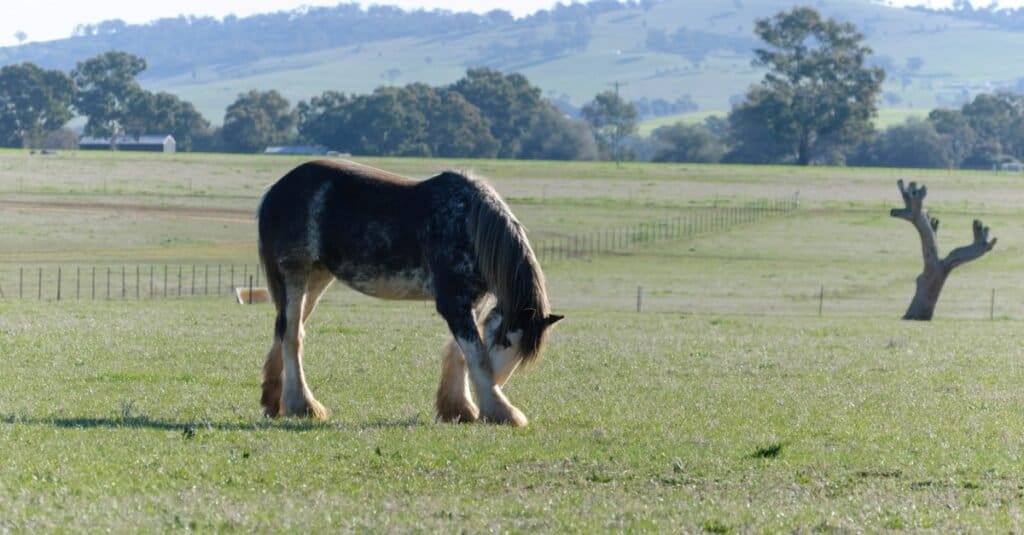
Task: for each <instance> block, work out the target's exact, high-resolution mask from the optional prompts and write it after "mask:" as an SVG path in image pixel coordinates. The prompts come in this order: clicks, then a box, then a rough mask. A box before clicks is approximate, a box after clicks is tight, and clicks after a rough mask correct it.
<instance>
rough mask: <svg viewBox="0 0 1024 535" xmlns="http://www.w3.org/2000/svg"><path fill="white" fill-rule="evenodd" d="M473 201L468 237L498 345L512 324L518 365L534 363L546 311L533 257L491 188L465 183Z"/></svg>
mask: <svg viewBox="0 0 1024 535" xmlns="http://www.w3.org/2000/svg"><path fill="white" fill-rule="evenodd" d="M471 180H472V182H473V184H474V185H475V187H476V189H477V190H478V193H479V194H478V195H477V196H476V197H475V198H474V200H473V203H472V205H471V206H470V210H469V221H468V223H469V232H470V236H471V237H472V239H473V245H474V247H475V249H476V255H477V263H478V265H479V268H480V272H481V273H482V274H483V277H484V280H485V281H486V282H487V286H488V288H489V289H490V291H491V293H493V294H494V296H495V297H496V298H497V303H496V305H495V306H496V307H497V308H498V311H499V312H500V313H501V317H502V323H501V325H500V326H499V328H498V332H497V336H498V339H503V338H504V337H505V336H506V334H507V333H508V331H509V330H510V328H511V326H512V325H513V324H515V323H516V322H517V321H518V320H529V321H522V323H521V325H518V326H519V327H522V329H523V336H522V338H521V339H520V344H519V345H520V349H521V351H522V356H523V360H525V361H529V360H531V359H534V358H536V357H538V356H539V355H540V353H541V351H542V350H543V347H544V341H545V340H544V339H545V336H544V331H545V329H544V328H543V324H542V322H541V321H540V320H542V319H543V318H546V317H548V314H549V313H550V306H549V305H548V296H547V292H546V290H545V284H544V273H543V272H541V270H540V264H539V263H538V262H537V258H536V257H535V256H534V254H533V249H532V248H531V247H530V242H529V240H527V237H526V229H525V228H524V227H523V225H522V224H521V223H519V221H518V220H517V219H516V217H515V216H514V215H512V211H511V210H509V208H508V205H506V204H505V201H503V200H502V199H501V197H499V196H498V194H497V192H495V191H494V189H493V188H491V186H489V185H488V184H486V183H485V182H483V181H481V180H479V179H471Z"/></svg>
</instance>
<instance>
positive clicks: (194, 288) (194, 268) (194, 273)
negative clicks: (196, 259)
mask: <svg viewBox="0 0 1024 535" xmlns="http://www.w3.org/2000/svg"><path fill="white" fill-rule="evenodd" d="M195 294H196V265H195V264H192V295H195Z"/></svg>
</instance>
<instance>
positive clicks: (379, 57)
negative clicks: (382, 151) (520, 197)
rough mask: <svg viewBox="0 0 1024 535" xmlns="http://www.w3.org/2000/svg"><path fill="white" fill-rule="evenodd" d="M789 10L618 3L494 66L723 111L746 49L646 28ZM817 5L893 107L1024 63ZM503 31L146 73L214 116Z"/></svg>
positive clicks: (988, 43)
mask: <svg viewBox="0 0 1024 535" xmlns="http://www.w3.org/2000/svg"><path fill="white" fill-rule="evenodd" d="M737 5H738V4H737ZM786 7H787V4H784V3H782V2H779V1H777V0H748V1H745V2H742V9H737V8H736V7H734V6H723V5H722V4H720V3H707V2H686V1H682V0H678V1H677V0H669V1H665V2H661V3H659V4H657V5H655V6H654V7H653V8H651V9H650V10H649V11H645V10H643V9H641V8H634V9H625V8H624V9H622V10H620V11H617V12H613V13H607V14H604V15H601V16H600V17H598V18H597V19H596V20H595V21H594V22H593V37H592V40H591V41H590V43H589V45H588V46H587V47H586V49H585V50H581V51H577V52H574V53H571V54H567V55H564V56H559V57H552V58H547V59H545V60H540V61H531V62H527V63H514V62H506V63H501V64H498V65H496V66H497V67H499V68H502V69H506V70H516V71H519V72H522V73H524V74H525V75H526V76H527V77H529V78H530V80H531V81H532V82H533V83H534V84H536V85H538V86H539V87H541V88H543V89H544V90H545V92H546V94H547V95H548V96H551V97H563V98H567V99H568V100H570V101H571V102H572V103H574V104H576V105H582V104H584V103H585V102H587V101H589V100H590V99H591V98H593V96H594V95H595V94H597V93H598V92H600V91H604V90H606V89H608V88H610V87H611V86H612V84H613V83H614V82H619V83H620V84H621V86H620V87H621V91H622V94H623V95H624V96H625V97H627V98H642V97H647V98H652V99H653V98H664V99H666V100H670V101H671V100H675V99H676V98H679V97H681V96H683V95H690V97H691V98H692V99H693V100H694V101H695V102H696V103H697V105H698V106H699V107H700V109H702V110H715V109H727V108H728V107H729V99H730V98H732V97H735V96H737V95H741V94H743V93H744V92H745V90H746V88H747V87H748V86H749V85H750V84H752V83H755V82H757V81H758V80H759V79H760V77H761V72H760V71H758V70H757V69H755V68H753V67H752V66H751V65H750V60H751V55H750V54H745V53H743V54H741V53H737V52H732V51H724V50H722V51H713V52H711V53H710V55H708V56H707V57H706V58H704V59H702V60H701V61H699V62H693V61H691V60H690V59H687V58H686V57H684V56H683V55H678V54H668V53H663V52H655V51H652V50H650V49H649V48H647V46H646V43H645V39H646V35H647V31H648V30H651V29H663V30H665V31H668V32H672V31H675V30H676V29H678V28H688V29H701V30H703V31H709V32H715V33H719V34H722V35H725V36H729V37H732V38H736V39H751V38H753V32H752V27H753V21H754V19H756V18H758V17H765V16H770V15H772V14H774V13H777V12H778V11H780V10H782V9H785V8H786ZM816 7H817V8H818V9H820V10H821V11H822V12H823V13H824V14H826V15H828V16H832V17H836V18H839V19H841V20H847V21H850V22H853V23H854V24H856V25H858V27H859V28H860V29H861V30H862V31H863V32H864V33H865V34H866V36H867V39H866V41H867V43H868V44H869V45H870V46H871V47H872V48H873V49H874V50H875V53H876V59H878V60H880V61H881V62H882V63H883V64H884V65H885V66H886V67H887V70H888V77H887V82H886V85H885V88H884V90H885V91H886V92H888V93H890V98H891V99H892V103H891V104H890V105H891V106H893V107H897V108H908V109H926V108H927V109H930V108H932V107H936V106H942V105H954V104H956V103H957V102H959V100H958V99H961V98H963V95H964V94H966V93H971V92H976V91H979V90H991V89H992V88H994V87H998V86H1001V85H1006V84H1014V83H1015V82H1016V78H1017V77H1018V74H1017V73H1020V72H1024V58H1022V57H1021V56H1020V55H1019V54H1014V53H1013V50H1017V49H1019V48H1020V47H1022V46H1024V34H1020V33H1013V32H1008V31H1002V30H996V29H991V28H986V27H983V26H981V25H979V24H976V23H970V22H964V21H960V20H956V19H953V18H950V17H945V16H938V15H930V14H924V13H920V12H912V11H906V10H901V9H894V8H890V7H885V6H880V5H876V4H873V3H870V2H867V1H865V0H846V1H830V2H820V3H819V4H818V5H817V6H816ZM540 31H544V30H543V28H542V29H541V30H540ZM547 31H550V30H547ZM510 38H512V36H506V35H500V34H495V33H491V32H480V33H467V34H463V35H458V36H453V37H452V38H450V39H428V40H420V39H414V38H409V39H400V40H392V41H385V42H374V43H368V44H367V45H366V46H362V47H346V48H342V49H333V50H325V51H322V52H317V53H312V54H304V55H301V56H289V57H281V58H274V59H270V60H262V61H259V62H255V63H251V64H241V65H232V66H230V67H226V66H209V67H208V68H207V69H204V70H200V71H199V72H198V74H197V78H195V79H192V78H191V75H188V76H182V77H174V78H160V79H149V80H147V85H149V86H151V87H153V88H155V89H164V90H168V91H173V92H175V93H178V94H180V95H182V96H183V97H185V98H187V99H189V100H192V101H194V102H196V103H197V104H198V105H199V107H200V109H201V110H203V112H204V113H206V114H208V115H209V116H210V117H213V118H214V119H215V120H219V119H220V118H221V117H222V116H223V108H224V107H225V106H226V104H227V103H229V102H230V101H231V99H233V98H234V96H235V95H236V94H237V93H238V92H240V91H242V90H246V89H249V88H254V87H255V88H270V87H274V88H278V89H280V90H282V91H283V92H284V94H285V95H287V96H288V97H289V98H291V99H292V100H293V101H297V100H299V99H304V98H308V97H309V96H311V95H313V94H317V93H319V92H321V91H323V90H326V89H340V90H344V91H349V92H360V93H362V92H369V91H371V90H372V89H373V88H375V87H377V86H379V85H384V84H405V83H410V82H413V81H423V82H427V83H430V84H438V85H439V84H446V83H450V82H452V81H454V80H455V79H456V78H458V77H459V76H460V75H461V74H462V73H463V72H464V70H465V68H466V67H467V66H469V65H474V64H475V63H476V62H477V61H478V60H477V58H478V57H479V51H480V50H482V49H483V48H484V47H485V46H487V45H488V44H489V43H491V42H493V41H495V40H501V39H510ZM915 57H916V58H920V59H921V60H923V64H922V67H921V68H920V69H918V70H916V71H913V72H910V71H909V70H908V69H907V68H906V65H907V61H908V60H909V59H910V58H915Z"/></svg>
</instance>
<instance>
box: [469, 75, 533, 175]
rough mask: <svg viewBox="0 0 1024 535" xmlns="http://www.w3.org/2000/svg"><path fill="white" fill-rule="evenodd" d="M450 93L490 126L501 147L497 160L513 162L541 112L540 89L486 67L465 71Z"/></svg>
mask: <svg viewBox="0 0 1024 535" xmlns="http://www.w3.org/2000/svg"><path fill="white" fill-rule="evenodd" d="M451 89H453V90H455V91H458V92H459V93H460V94H461V95H462V96H463V97H465V99H466V100H467V101H468V102H470V103H471V104H473V105H474V106H476V107H477V108H478V109H479V110H480V112H481V113H482V114H483V116H484V117H486V118H487V120H488V122H489V123H490V126H491V135H492V136H494V138H495V139H497V140H498V143H499V144H500V146H499V149H498V157H499V158H515V157H518V156H519V153H520V151H521V150H522V140H523V137H524V136H526V134H527V132H529V131H530V128H531V127H532V126H533V123H534V121H535V119H536V117H537V114H538V113H540V112H541V110H543V105H544V100H543V99H542V98H541V91H540V88H538V87H534V86H532V85H530V82H529V80H527V79H526V77H525V76H523V75H521V74H509V75H505V74H502V73H501V72H500V71H496V70H493V69H488V68H486V67H482V68H473V69H469V70H467V71H466V76H464V77H463V78H461V79H460V80H458V81H457V82H455V84H454V85H452V86H451Z"/></svg>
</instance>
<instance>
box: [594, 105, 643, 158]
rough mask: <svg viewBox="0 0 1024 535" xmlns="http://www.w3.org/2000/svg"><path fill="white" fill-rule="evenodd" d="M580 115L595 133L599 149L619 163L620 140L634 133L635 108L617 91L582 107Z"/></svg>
mask: <svg viewBox="0 0 1024 535" xmlns="http://www.w3.org/2000/svg"><path fill="white" fill-rule="evenodd" d="M582 114H583V118H584V119H586V120H587V122H588V123H590V124H591V126H593V127H594V131H595V132H597V136H598V140H599V141H600V142H601V148H602V149H606V150H607V153H608V154H610V155H611V158H612V159H613V160H615V161H616V163H617V162H619V161H620V160H621V159H622V150H621V144H622V140H623V139H625V138H626V136H629V135H630V134H632V133H633V132H636V120H637V111H636V106H633V104H631V103H629V102H626V101H625V100H623V98H622V97H620V96H619V93H618V91H605V92H603V93H600V94H599V95H597V96H596V97H594V100H593V101H591V102H590V103H589V104H587V105H585V106H583V110H582ZM602 152H604V151H602Z"/></svg>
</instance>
